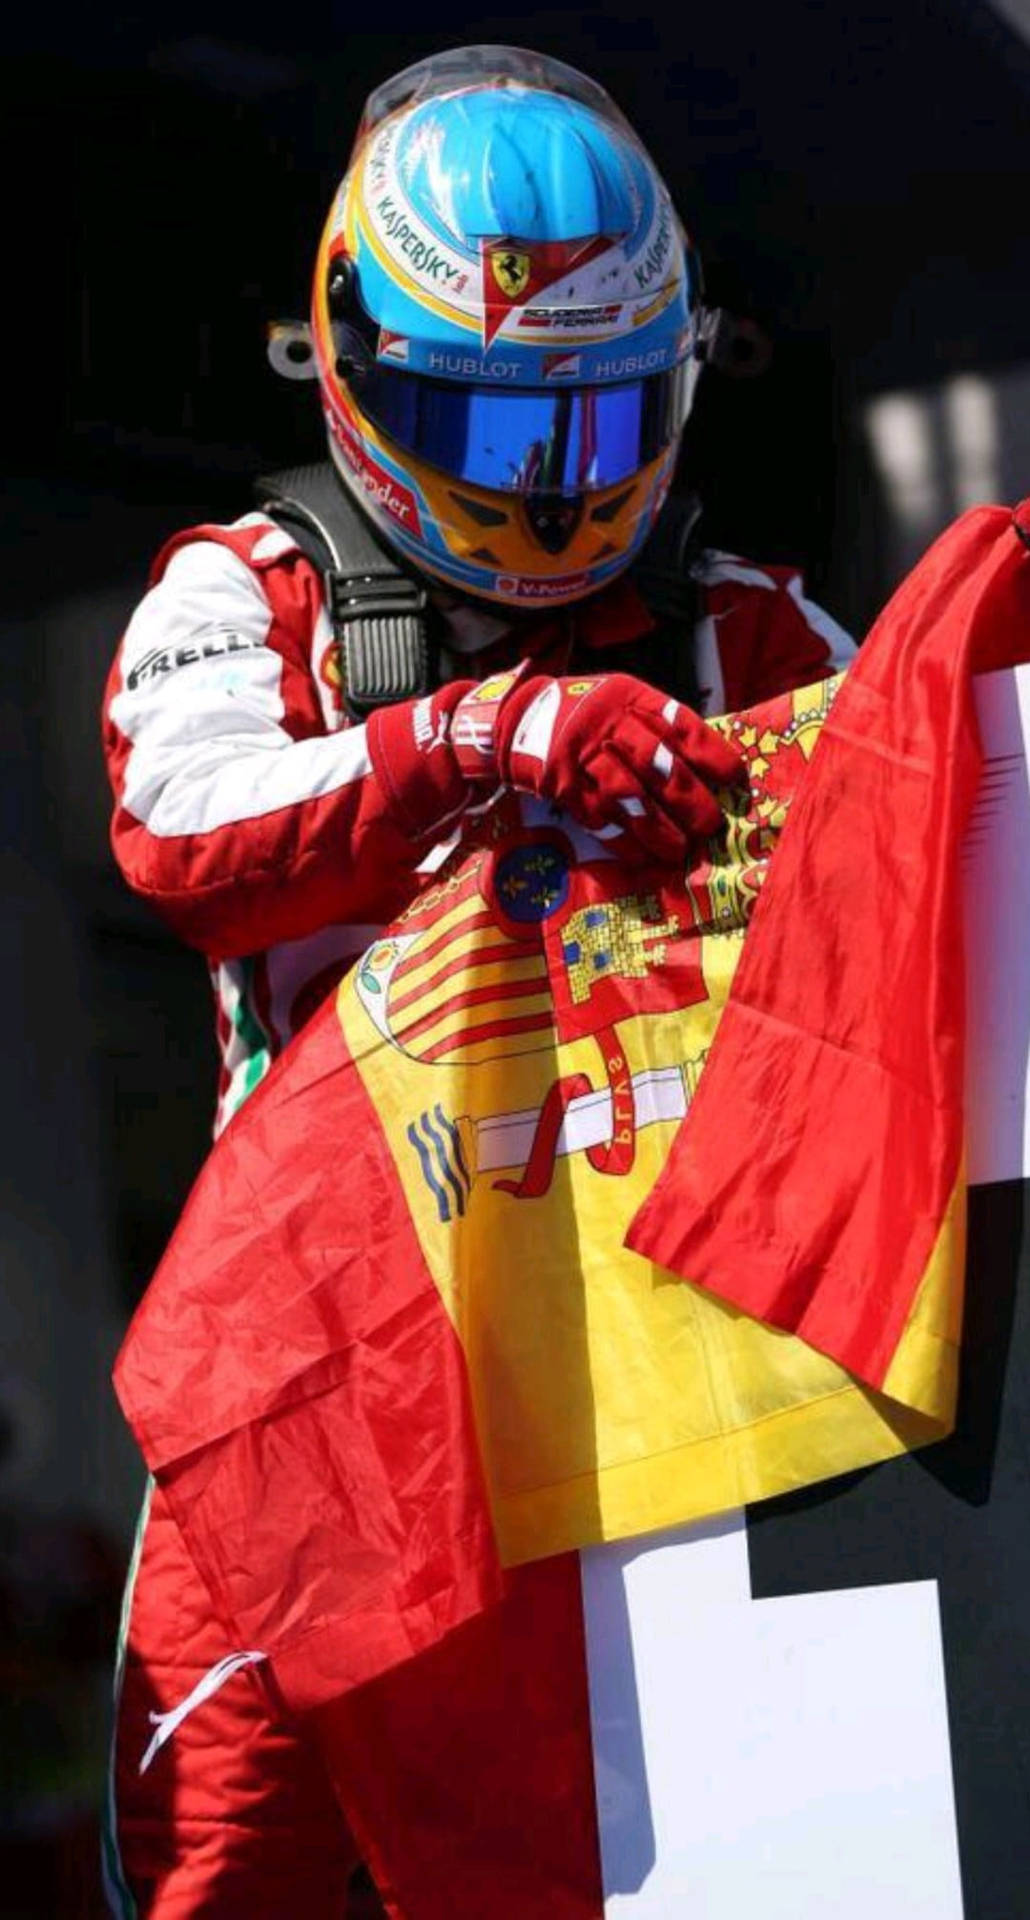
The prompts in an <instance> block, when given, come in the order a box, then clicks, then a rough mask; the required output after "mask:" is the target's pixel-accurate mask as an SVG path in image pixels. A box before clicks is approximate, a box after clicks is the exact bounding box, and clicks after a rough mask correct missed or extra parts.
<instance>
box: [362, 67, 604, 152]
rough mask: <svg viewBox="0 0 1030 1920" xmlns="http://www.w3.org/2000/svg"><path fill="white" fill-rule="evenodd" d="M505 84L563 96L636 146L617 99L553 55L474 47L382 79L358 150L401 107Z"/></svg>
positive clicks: (367, 105) (368, 104)
mask: <svg viewBox="0 0 1030 1920" xmlns="http://www.w3.org/2000/svg"><path fill="white" fill-rule="evenodd" d="M505 85H508V86H511V85H515V86H522V87H540V88H543V89H544V90H545V91H546V92H548V93H560V94H564V95H565V96H566V97H567V98H568V99H570V100H578V101H579V103H580V105H581V106H585V107H591V108H592V109H593V111H594V112H595V113H599V114H601V115H602V116H603V117H604V118H605V119H607V120H611V121H615V122H616V123H617V124H618V125H619V126H621V127H622V129H623V131H624V132H626V133H628V134H629V135H630V137H631V139H633V140H634V141H636V138H637V136H636V134H635V133H634V132H633V129H632V128H631V127H630V126H629V125H628V123H627V121H626V120H625V118H624V116H623V115H622V113H620V111H619V109H618V107H617V106H616V105H615V102H614V100H612V99H611V97H610V96H609V95H608V94H607V93H606V92H605V90H604V88H603V87H602V86H599V85H598V82H597V81H596V80H591V79H589V78H588V76H587V75H586V74H585V73H580V72H579V70H578V68H576V67H569V66H566V64H565V62H564V60H555V59H554V58H553V57H552V56H551V55H550V54H547V53H533V52H532V51H531V50H530V49H529V48H528V47H495V46H474V47H449V48H447V49H446V50H445V51H444V52H443V53H433V54H430V55H429V58H428V59H426V60H419V61H417V62H416V63H415V65H414V66H412V67H405V69H404V71H403V73H397V74H394V75H393V77H392V78H391V79H389V80H384V81H383V83H382V85H381V86H379V87H377V88H376V90H375V92H374V93H372V94H370V95H369V97H368V99H367V100H366V102H365V110H364V113H363V114H362V116H361V125H360V127H359V128H358V136H357V141H356V143H355V150H357V148H358V147H360V146H361V144H362V142H363V141H364V140H366V139H367V138H368V136H369V134H371V133H374V131H375V129H376V127H378V126H379V125H381V123H382V122H383V121H384V120H385V119H387V118H388V116H389V115H390V114H391V113H396V111H397V109H398V107H404V106H415V105H418V104H420V103H421V102H422V101H423V100H431V99H433V98H434V97H435V96H437V95H439V94H445V93H454V92H456V91H458V90H459V89H460V88H462V87H484V86H505Z"/></svg>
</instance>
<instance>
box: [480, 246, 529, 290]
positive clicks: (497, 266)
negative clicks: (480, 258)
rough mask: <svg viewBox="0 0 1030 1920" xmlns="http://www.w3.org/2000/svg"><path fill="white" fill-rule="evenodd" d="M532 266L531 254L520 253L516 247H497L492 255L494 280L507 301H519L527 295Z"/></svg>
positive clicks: (491, 265)
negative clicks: (521, 296)
mask: <svg viewBox="0 0 1030 1920" xmlns="http://www.w3.org/2000/svg"><path fill="white" fill-rule="evenodd" d="M532 266H533V263H532V260H531V259H530V256H529V254H528V253H518V252H516V250H515V248H514V247H495V248H494V250H493V252H492V253H491V255H490V268H491V271H492V273H493V276H494V280H495V282H496V284H497V286H498V287H499V288H500V290H501V292H502V293H503V294H504V296H505V298H506V299H507V300H517V299H518V298H519V295H520V294H523V293H525V291H526V288H527V287H528V285H529V276H530V273H531V271H532Z"/></svg>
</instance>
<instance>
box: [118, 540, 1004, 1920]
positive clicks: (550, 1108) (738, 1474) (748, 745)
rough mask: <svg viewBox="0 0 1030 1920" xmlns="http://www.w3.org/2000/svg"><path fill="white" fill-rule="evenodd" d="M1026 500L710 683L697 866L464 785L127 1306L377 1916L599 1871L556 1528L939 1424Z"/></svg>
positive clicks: (851, 1452)
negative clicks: (608, 845) (724, 683)
mask: <svg viewBox="0 0 1030 1920" xmlns="http://www.w3.org/2000/svg"><path fill="white" fill-rule="evenodd" d="M1028 542H1030V512H1028V511H1027V510H1026V509H1025V508H1024V509H1021V510H1020V512H1019V513H1018V514H1017V515H1016V516H1015V517H1014V518H1013V516H1011V515H1010V514H1009V513H1008V512H1007V511H1003V510H1001V509H982V510H977V511H975V512H973V513H971V514H969V515H966V516H964V518H963V519H962V520H961V521H959V522H958V523H957V524H956V526H955V527H954V528H952V529H951V530H950V532H949V533H948V534H946V535H945V536H943V537H942V539H941V540H940V541H939V542H938V543H937V545H936V546H935V547H934V548H933V549H931V551H930V553H929V554H928V556H927V557H926V559H925V560H924V561H923V562H922V563H921V565H920V567H919V568H917V569H916V571H915V573H914V574H913V575H912V576H911V577H910V579H909V580H908V581H907V582H906V583H905V584H904V585H903V587H902V588H901V589H900V591H899V593H898V594H897V595H896V596H895V599H894V600H893V601H892V602H891V604H890V606H889V607H888V608H887V610H886V611H885V613H884V614H883V615H882V616H881V619H880V621H879V622H878V623H877V626H876V627H875V628H874V630H873V634H872V635H871V636H870V639H869V640H868V641H867V643H866V646H865V648H864V649H863V652H862V654H861V656H860V658H859V661H858V663H857V664H856V666H855V667H854V668H853V669H852V670H851V673H850V674H849V675H848V677H847V679H846V681H845V682H844V684H843V685H840V684H839V683H825V684H824V685H823V686H820V687H818V688H816V689H810V690H808V692H805V693H802V694H795V695H792V696H787V697H786V698H785V699H783V700H779V701H772V702H770V703H768V705H767V706H766V707H763V708H761V709H756V710H754V711H753V712H752V713H750V714H745V715H738V716H731V717H730V718H728V719H727V720H726V721H725V722H722V723H720V724H723V725H725V726H726V727H727V728H728V729H729V730H731V731H732V732H733V735H734V738H735V739H736V740H737V741H738V743H739V744H740V745H741V748H742V750H743V752H744V754H745V757H746V759H747V762H748V766H749V775H750V791H749V792H748V793H747V794H746V795H740V796H736V797H734V796H731V795H727V796H726V832H725V836H724V837H723V839H722V840H721V841H719V842H716V843H713V844H712V845H711V846H709V847H708V848H707V849H705V850H704V853H703V856H702V857H700V858H699V859H698V861H697V862H696V863H695V864H694V866H693V867H692V869H691V871H690V872H689V873H687V874H686V875H677V874H670V873H669V872H668V870H663V871H656V870H649V871H648V872H646V873H641V872H639V871H638V872H629V871H627V870H624V869H621V868H620V867H619V866H618V865H617V863H616V862H615V861H613V860H611V859H609V858H606V857H605V856H604V851H603V850H601V852H600V853H599V850H598V847H597V843H596V842H593V841H592V840H590V839H589V837H588V836H584V835H580V834H579V833H578V832H577V830H576V829H575V828H574V827H572V826H571V825H570V823H569V822H568V821H565V820H557V821H555V820H552V819H549V818H546V817H544V816H539V815H533V814H532V813H531V814H529V815H528V816H527V815H523V814H522V813H521V811H516V809H515V807H514V803H513V802H512V801H510V800H508V801H505V802H503V803H502V804H501V805H500V806H499V807H497V808H496V809H495V810H494V811H493V812H492V813H491V814H489V815H487V816H486V817H485V820H484V821H483V822H482V823H481V825H480V827H479V829H478V831H477V836H476V838H475V840H474V841H471V842H467V843H465V844H463V845H462V846H461V847H459V848H458V849H457V850H456V851H455V853H454V855H453V856H452V857H451V860H450V862H449V863H448V865H447V866H446V867H445V868H444V869H443V870H442V871H441V873H440V874H439V875H438V876H437V877H436V879H435V881H434V883H433V885H432V886H431V887H430V888H429V889H428V890H427V891H426V893H425V894H424V895H422V896H421V897H420V899H419V900H418V901H417V902H416V903H415V905H414V906H413V907H412V908H411V909H410V910H409V912H408V913H407V914H406V915H405V916H403V917H402V918H401V920H400V921H398V922H397V923H396V924H395V925H394V927H393V928H392V929H391V930H390V931H389V933H388V934H387V935H386V936H384V938H383V939H382V940H380V941H378V942H377V943H376V945H375V946H374V947H373V948H372V949H371V950H370V952H369V953H368V954H367V955H366V956H365V958H364V960H363V961H362V962H361V963H360V964H359V966H358V968H357V969H356V970H355V972H354V973H352V974H351V975H350V976H349V977H348V979H347V980H346V981H345V982H344V983H343V985H342V987H341V989H340V991H339V993H338V995H337V996H335V998H334V999H333V1000H332V1001H330V1002H329V1003H328V1004H327V1006H326V1007H324V1008H323V1010H322V1012H321V1013H320V1014H319V1015H317V1016H316V1017H315V1019H314V1020H313V1021H312V1023H311V1024H310V1026H309V1027H308V1028H307V1029H306V1031H305V1033H304V1034H303V1035H302V1036H301V1037H300V1039H299V1041H298V1042H297V1043H295V1045H294V1046H293V1047H292V1048H291V1049H290V1050H289V1051H288V1053H287V1054H286V1055H284V1056H283V1058H282V1059H281V1060H280V1062H279V1063H278V1064H277V1066H276V1068H275V1069H274V1071H273V1073H272V1074H271V1075H270V1076H269V1079H268V1081H267V1082H266V1084H265V1086H264V1087H263V1088H261V1089H260V1090H259V1091H258V1092H257V1094H256V1095H255V1096H254V1098H253V1099H252V1100H251V1102H250V1103H249V1104H248V1106H247V1107H245V1108H244V1109H243V1111H242V1112H241V1113H240V1114H239V1115H238V1116H237V1118H236V1119H235V1120H234V1122H233V1123H232V1125H231V1126H230V1128H229V1129H228V1130H227V1132H226V1134H225V1135H224V1136H223V1138H222V1140H221V1142H220V1143H219V1145H218V1147H217V1148H216V1150H215V1152H214V1154H213V1155H212V1158H211V1161H210V1163H209V1165H208V1168H207V1169H206V1171H205V1173H204V1174H203V1175H202V1177H201V1179H200V1181H199V1182H198V1185H197V1188H196V1189H195V1191H194V1194H193V1196H192V1198H191V1200H190V1203H189V1205H188V1207H187V1210H186V1213H185V1215H184V1218H183V1221H182V1224H181V1226H180V1228H179V1231H178V1233H177V1235H176V1237H175V1239H174V1240H173V1243H172V1245H171V1247H170V1249H169V1252H168V1254H167V1255H166V1258H165V1261H164V1262H163V1264H162V1267H161V1269H160V1270H159V1272H158V1275H157V1277H156V1279H155V1281H154V1283H153V1285H152V1287H151V1290H150V1292H149V1294H148V1296H147V1298H146V1300H145V1301H144V1303H143V1305H142V1307H141V1309H140V1311H139V1313H138V1314H137V1317H136V1320H135V1321H134V1323H133V1327H132V1329H131V1330H130V1334H129V1336H128V1338H127V1341H126V1344H125V1347H124V1348H123V1351H122V1354H121V1356H120V1359H119V1364H118V1370H117V1383H118V1389H119V1393H120V1397H121V1399H122V1403H123V1406H124V1408H125V1410H126V1413H127V1415H128V1417H129V1418H130V1420H131V1422H132V1424H133V1427H134V1430H135V1432H136V1434H137V1437H138V1439H139V1441H140V1444H141V1446H142V1448H143V1451H144V1453H145V1455H146V1457H147V1460H148V1464H149V1465H150V1467H151V1470H152V1471H153V1472H154V1473H155V1474H156V1475H157V1478H158V1480H159V1482H160V1483H161V1486H162V1489H163V1491H164V1494H165V1496H166V1497H167V1499H168V1501H169V1504H170V1506H171V1508H172V1510H173V1512H174V1514H175V1518H176V1520H177V1523H178V1525H179V1527H180V1529H181V1531H182V1534H183V1537H184V1540H185V1541H186V1544H187V1546H188V1548H189V1551H190V1554H191V1556H192V1557H193V1559H194V1562H195V1564H196V1566H197V1568H198V1570H199V1571H200V1573H201V1575H202V1577H203V1578H204V1580H205V1583H206V1585H207V1587H208V1590H209V1591H210V1593H211V1596H212V1605H213V1609H214V1611H215V1613H216V1614H217V1616H218V1617H219V1618H220V1619H221V1620H222V1621H223V1622H224V1623H225V1628H226V1633H227V1636H229V1645H230V1646H231V1647H247V1648H260V1649H261V1650H262V1651H263V1652H264V1653H265V1655H266V1656H267V1672H268V1675H269V1681H270V1684H271V1685H272V1686H273V1687H274V1688H275V1690H276V1691H277V1693H278V1695H279V1697H280V1698H281V1699H282V1700H284V1701H285V1703H286V1704H287V1705H288V1706H289V1707H291V1708H292V1709H293V1710H295V1711H310V1712H312V1713H313V1714H314V1715H315V1719H316V1722H317V1725H318V1727H319V1729H320V1737H321V1738H322V1739H323V1740H324V1743H325V1751H326V1754H327V1760H328V1764H329V1765H330V1768H331V1771H333V1773H334V1778H335V1779H336V1780H337V1784H338V1790H339V1791H340V1794H341V1798H342V1799H343V1800H344V1803H345V1805H346V1807H347V1811H348V1814H349V1816H350V1818H351V1820H352V1823H353V1825H354V1827H355V1831H356V1832H357V1834H358V1836H359V1838H360V1839H361V1840H362V1842H363V1844H364V1845H365V1847H366V1851H367V1857H369V1858H370V1859H371V1860H372V1862H373V1864H374V1865H375V1866H376V1869H377V1875H378V1877H379V1879H380V1882H381V1884H382V1885H383V1886H384V1887H387V1888H390V1889H392V1890H393V1891H392V1892H391V1893H390V1899H391V1900H392V1901H393V1907H392V1910H393V1911H395V1912H396V1913H398V1914H401V1913H404V1914H409V1915H416V1916H418V1915H422V1916H426V1917H427V1920H428V1917H429V1916H432V1917H433V1920H435V1916H437V1915H439V1916H441V1920H442V1916H443V1915H445V1914H447V1913H450V1912H454V1911H463V1910H464V1911H470V1912H471V1911H476V1910H483V1911H485V1910H487V1909H486V1908H485V1907H483V1906H482V1904H481V1905H480V1908H479V1909H477V1907H476V1904H475V1903H476V1901H477V1900H479V1901H480V1903H482V1900H483V1898H484V1892H483V1889H484V1886H485V1885H487V1884H489V1885H490V1887H491V1889H492V1891H491V1894H490V1900H491V1905H490V1907H489V1910H490V1911H491V1913H493V1914H496V1915H497V1916H498V1920H507V1916H508V1915H509V1914H511V1915H512V1916H514V1915H515V1914H516V1913H521V1912H524V1911H533V1912H538V1913H541V1914H545V1915H548V1916H553V1917H554V1920H559V1916H562V1917H563V1920H564V1917H565V1916H567V1917H568V1920H573V1916H582V1917H583V1920H586V1917H587V1916H590V1915H597V1914H599V1913H600V1894H599V1879H598V1868H597V1848H596V1832H595V1830H594V1828H593V1826H592V1811H591V1809H592V1793H593V1785H592V1776H591V1772H590V1756H589V1739H588V1736H587V1734H586V1731H585V1723H586V1690H585V1681H584V1676H583V1665H582V1645H581V1627H579V1628H577V1625H576V1621H577V1620H578V1618H579V1616H578V1613H577V1609H576V1604H575V1598H576V1596H575V1592H574V1589H575V1585H576V1574H575V1567H576V1560H575V1556H574V1555H573V1554H572V1553H571V1552H568V1551H566V1550H567V1549H572V1548H575V1547H578V1546H582V1545H586V1544H588V1543H590V1542H592V1541H596V1540H600V1539H611V1538H618V1537H625V1536H627V1535H631V1534H639V1533H642V1532H646V1531H647V1530H648V1529H649V1528H654V1527H660V1526H665V1525H669V1524H672V1523H674V1522H676V1521H678V1520H685V1519H689V1518H695V1517H698V1516H700V1515H701V1514H705V1513H712V1512H716V1511H718V1510H719V1509H720V1508H724V1507H726V1506H730V1505H737V1504H740V1503H741V1502H743V1501H750V1500H756V1499H760V1498H762V1497H763V1496H764V1495H766V1494H769V1493H774V1492H778V1491H781V1490H783V1489H784V1488H787V1487H791V1486H797V1485H800V1484H804V1483H805V1482H808V1481H811V1480H814V1479H818V1478H821V1477H824V1476H826V1475H827V1474H831V1473H835V1472H840V1471H842V1470H844V1469H845V1468H846V1467H853V1466H857V1465H859V1464H864V1463H868V1462H871V1461H873V1460H877V1459H881V1458H884V1457H886V1456H887V1455H888V1454H890V1453H893V1452H897V1451H898V1450H900V1449H902V1448H905V1447H908V1446H913V1445H918V1444H920V1443H922V1442H925V1441H926V1440H929V1439H932V1438H934V1437H936V1436H938V1435H940V1434H942V1433H944V1432H945V1431H947V1429H948V1427H949V1424H950V1422H951V1420H952V1417H953V1411H954V1395H955V1370H956V1353H957V1343H958V1336H959V1327H960V1314H961V1283H962V1228H963V1212H964V1207H963V1189H962V1177H961V1159H962V1072H963V1060H962V1037H963V979H962V965H961V952H960V943H959V942H958V941H957V940H956V938H955V930H956V927H957V926H958V925H959V919H958V913H959V895H958V864H957V860H956V859H955V853H956V849H957V845H958V840H959V837H960V835H961V831H962V827H963V824H964V820H965V817H966V813H967V810H968V807H969V804H970V801H971V797H972V794H973V791H974V789H975V783H976V778H977V773H978V766H979V759H978V746H977V741H976V735H975V722H974V720H973V710H972V702H971V697H970V676H971V673H972V672H973V671H974V670H983V669H985V668H988V667H991V666H997V665H1002V664H1008V663H1011V662H1012V660H1013V659H1014V658H1016V657H1018V654H1019V652H1020V650H1025V636H1026V635H1027V634H1028V633H1030V566H1028V563H1027V559H1026V554H1025V546H1026V544H1027V543H1028ZM781 843H782V844H781ZM577 1635H578V1636H579V1637H578V1638H577ZM534 1657H535V1658H536V1660H537V1662H538V1664H537V1666H536V1668H534V1666H533V1659H534ZM456 1739H457V1741H458V1748H457V1752H458V1754H459V1756H460V1758H459V1761H458V1763H457V1764H456V1763H455V1762H454V1760H453V1758H451V1759H448V1758H447V1756H448V1754H450V1755H452V1756H453V1754H454V1752H455V1747H454V1742H455V1740H456ZM370 1754H374V1755H375V1764H374V1765H370V1764H369V1755H370ZM527 1821H528V1822H531V1823H532V1826H533V1831H534V1836H537V1835H538V1836H539V1845H538V1849H537V1853H538V1878H537V1879H536V1880H535V1881H534V1879H533V1875H534V1872H535V1871H537V1868H534V1865H533V1862H532V1860H529V1859H528V1858H527V1855H526V1849H525V1846H524V1844H522V1841H521V1840H520V1835H521V1836H524V1834H525V1831H526V1823H527ZM477 1871H482V1872H484V1873H486V1875H487V1879H486V1880H482V1879H480V1880H478V1881H477V1879H476V1873H477ZM527 1876H528V1878H527ZM542 1888H543V1889H546V1893H545V1894H543V1895H542V1894H541V1889H542ZM463 1901H464V1903H465V1904H464V1906H463V1905H462V1902H463Z"/></svg>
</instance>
